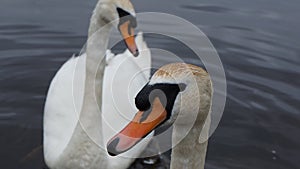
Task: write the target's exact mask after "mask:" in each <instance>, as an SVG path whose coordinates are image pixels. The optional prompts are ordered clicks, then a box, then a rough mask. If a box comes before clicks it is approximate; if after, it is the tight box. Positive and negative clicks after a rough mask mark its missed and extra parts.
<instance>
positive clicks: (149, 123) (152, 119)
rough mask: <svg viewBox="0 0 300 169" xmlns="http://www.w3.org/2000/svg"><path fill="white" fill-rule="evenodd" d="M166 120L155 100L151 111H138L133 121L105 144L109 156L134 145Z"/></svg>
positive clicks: (158, 102)
mask: <svg viewBox="0 0 300 169" xmlns="http://www.w3.org/2000/svg"><path fill="white" fill-rule="evenodd" d="M166 118H167V112H166V110H165V108H164V106H163V105H162V103H161V102H160V100H159V98H155V100H154V102H153V104H152V109H151V108H150V110H148V111H139V112H138V113H137V114H136V115H135V117H134V118H133V120H132V121H131V122H130V123H129V124H128V125H127V126H126V127H125V128H124V129H123V130H122V131H120V132H119V133H118V134H117V135H115V136H114V137H113V138H112V139H110V141H109V142H108V144H107V151H108V153H109V155H111V156H116V155H119V154H121V153H123V152H125V151H127V150H129V149H131V148H132V147H133V146H134V145H136V144H137V143H138V142H139V141H141V140H142V139H143V138H144V137H146V136H147V135H148V134H149V133H150V132H151V131H152V130H154V129H155V128H156V127H157V126H158V125H159V124H161V123H162V122H163V121H164V120H165V119H166Z"/></svg>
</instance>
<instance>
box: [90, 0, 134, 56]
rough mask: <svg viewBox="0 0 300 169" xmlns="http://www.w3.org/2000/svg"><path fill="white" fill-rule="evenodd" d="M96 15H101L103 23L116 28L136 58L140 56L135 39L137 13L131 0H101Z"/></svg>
mask: <svg viewBox="0 0 300 169" xmlns="http://www.w3.org/2000/svg"><path fill="white" fill-rule="evenodd" d="M95 13H96V14H99V16H100V17H99V18H100V19H101V20H102V22H105V23H106V24H112V25H113V26H114V27H116V28H117V29H118V30H119V31H120V33H121V35H122V37H123V39H124V41H125V44H126V45H127V48H128V49H129V51H130V52H131V53H132V54H133V55H134V56H138V55H139V52H138V48H137V46H136V43H135V39H134V29H135V28H136V27H137V21H136V13H135V10H134V8H133V5H132V3H131V2H130V1H129V0H99V3H98V5H97V7H96V10H95Z"/></svg>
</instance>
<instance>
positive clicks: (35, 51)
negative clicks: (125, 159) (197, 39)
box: [0, 0, 300, 169]
mask: <svg viewBox="0 0 300 169" xmlns="http://www.w3.org/2000/svg"><path fill="white" fill-rule="evenodd" d="M69 2H70V1H58V0H54V1H36V0H28V1H21V0H3V1H1V2H0V11H1V12H4V14H3V15H0V20H1V23H0V44H1V45H0V67H1V69H0V81H1V82H0V91H1V95H0V100H1V102H0V126H1V128H0V130H1V139H0V145H1V157H2V159H1V160H0V161H1V166H6V167H5V168H17V167H20V166H21V168H43V167H44V166H45V165H44V163H43V159H42V147H41V146H40V145H41V144H42V114H43V106H44V102H45V94H46V92H47V89H48V86H49V84H50V81H51V79H52V77H53V76H54V74H55V72H56V71H57V70H58V69H59V67H60V65H62V64H63V63H64V62H65V61H66V60H67V59H68V58H69V57H70V56H71V55H72V54H73V53H78V52H79V51H80V49H81V47H82V45H83V44H84V42H85V39H86V32H87V26H88V21H89V16H90V14H91V11H92V9H93V6H94V4H95V0H94V1H88V2H87V1H79V0H72V3H69ZM133 3H134V4H135V6H136V9H137V11H138V12H141V11H159V12H167V13H171V14H175V15H177V16H180V17H183V18H185V19H188V20H189V21H191V22H192V23H194V24H196V25H197V26H198V27H199V28H201V30H203V31H204V32H205V33H206V34H207V35H208V36H209V38H210V40H211V41H212V43H213V44H214V46H215V47H216V48H217V50H218V52H219V55H220V57H221V60H222V62H223V64H224V68H225V70H226V75H227V80H228V81H227V83H228V97H227V104H226V108H225V112H224V116H223V119H222V121H221V124H220V126H219V128H218V129H217V130H216V132H215V134H214V135H213V137H212V138H211V139H210V143H209V149H208V155H207V163H206V168H209V169H217V168H218V169H219V168H222V169H223V168H224V169H226V168H230V169H233V168H237V169H240V168H243V169H247V168H249V169H250V168H251V169H252V168H256V169H265V168H274V169H287V168H289V169H294V168H299V167H300V166H299V164H298V161H297V160H298V155H299V151H300V145H299V144H298V142H299V139H300V136H299V132H298V131H299V128H300V126H299V124H300V123H299V122H300V114H299V105H298V104H297V103H298V102H299V100H300V98H299V94H298V93H299V92H298V90H297V89H298V86H299V85H300V81H299V80H298V76H299V73H300V69H299V66H298V65H299V64H300V59H299V54H300V50H299V48H298V47H299V45H300V44H299V41H298V40H299V30H300V29H299V28H300V23H299V22H298V19H297V16H299V11H300V10H299V8H300V2H299V1H296V0H290V1H289V3H286V2H283V1H278V0H275V1H274V0H266V1H258V0H254V1H238V0H232V1H221V0H213V1H208V2H201V3H199V2H198V1H194V0H187V1H179V0H174V1H172V3H171V2H170V1H166V0H160V1H158V0H152V1H137V0H135V1H133ZM157 4H159V5H157ZM12 9H13V10H12ZM146 40H147V43H149V46H150V47H156V48H163V49H166V50H168V51H170V52H173V53H175V54H177V55H178V56H182V59H183V60H185V61H187V62H189V63H194V64H198V65H201V62H200V61H198V60H195V59H193V57H192V56H190V55H189V52H188V51H187V50H185V49H182V48H178V44H177V43H176V42H174V41H172V40H170V39H165V38H162V37H157V36H154V35H148V36H146ZM123 48H124V46H119V47H118V46H117V47H116V51H120V49H123ZM178 49H180V50H178ZM153 57H154V58H153V62H154V63H153V64H155V65H161V64H163V63H165V62H168V61H169V60H168V59H166V58H163V57H162V56H157V55H154V56H153ZM29 152H31V154H28V153H29ZM168 163H169V152H168V153H165V154H163V155H162V156H161V157H158V159H157V162H156V166H155V168H159V167H161V168H166V166H168ZM147 167H148V168H153V166H148V165H146V164H145V161H144V159H140V160H137V162H136V163H135V164H133V166H132V168H147Z"/></svg>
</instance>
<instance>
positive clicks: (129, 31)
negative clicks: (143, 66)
mask: <svg viewBox="0 0 300 169" xmlns="http://www.w3.org/2000/svg"><path fill="white" fill-rule="evenodd" d="M119 30H120V32H121V35H122V37H123V39H124V41H125V44H126V46H127V48H128V49H129V51H130V52H131V53H132V54H133V56H135V57H137V56H138V55H139V51H138V48H137V46H136V43H135V39H134V28H133V27H132V26H131V24H130V20H128V21H126V22H124V23H122V24H120V25H119Z"/></svg>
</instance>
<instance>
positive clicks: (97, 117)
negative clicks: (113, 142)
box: [58, 3, 111, 168]
mask: <svg viewBox="0 0 300 169" xmlns="http://www.w3.org/2000/svg"><path fill="white" fill-rule="evenodd" d="M99 11H100V10H99V3H98V4H97V6H96V9H95V11H94V13H93V16H92V18H91V21H90V28H89V36H88V37H89V38H88V42H87V52H86V54H87V56H86V61H85V63H86V66H85V67H86V69H85V86H84V98H83V104H82V108H81V111H80V114H79V122H78V123H77V125H76V128H75V130H74V132H73V135H72V138H71V139H70V142H69V144H68V146H67V147H66V149H65V150H64V152H63V153H62V154H61V157H60V159H67V158H68V157H69V158H71V159H72V160H69V161H63V160H62V161H60V162H59V163H58V168H59V166H60V165H61V166H68V167H69V168H91V166H101V167H102V168H107V165H108V164H107V153H106V152H105V149H104V146H103V145H104V143H103V140H102V139H103V138H102V118H101V111H100V108H101V103H102V100H101V99H102V97H101V96H102V85H103V84H102V81H103V74H104V68H105V52H106V49H107V45H108V38H109V33H110V29H111V25H107V24H106V22H105V21H104V20H102V19H101V13H100V12H99ZM82 152H84V153H85V154H86V155H85V157H84V158H83V157H81V154H82ZM70 156H71V157H70ZM76 164H81V166H76Z"/></svg>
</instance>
